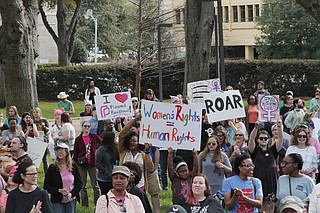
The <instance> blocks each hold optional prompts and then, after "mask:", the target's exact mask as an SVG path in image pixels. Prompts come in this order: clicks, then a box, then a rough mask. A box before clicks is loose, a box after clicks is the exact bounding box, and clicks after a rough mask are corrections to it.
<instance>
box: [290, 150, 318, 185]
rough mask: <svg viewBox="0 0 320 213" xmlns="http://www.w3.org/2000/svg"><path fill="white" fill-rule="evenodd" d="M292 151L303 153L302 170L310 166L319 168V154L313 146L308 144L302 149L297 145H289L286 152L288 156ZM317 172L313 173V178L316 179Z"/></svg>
mask: <svg viewBox="0 0 320 213" xmlns="http://www.w3.org/2000/svg"><path fill="white" fill-rule="evenodd" d="M291 153H298V154H300V155H301V157H302V159H303V166H302V170H306V169H309V168H312V167H313V168H318V155H317V151H316V149H315V148H314V147H313V146H307V147H306V148H304V149H300V148H298V147H297V146H289V147H288V149H287V152H286V156H287V155H289V154H291ZM314 176H315V174H313V176H312V178H313V179H315V177H314Z"/></svg>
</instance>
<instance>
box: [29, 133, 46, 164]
mask: <svg viewBox="0 0 320 213" xmlns="http://www.w3.org/2000/svg"><path fill="white" fill-rule="evenodd" d="M27 142H28V151H27V153H28V155H29V157H30V158H31V160H32V161H33V163H34V165H35V166H36V167H37V168H39V167H40V164H41V162H42V158H43V155H44V152H45V151H46V149H47V147H48V144H47V143H45V142H43V141H40V140H38V139H36V138H30V137H27Z"/></svg>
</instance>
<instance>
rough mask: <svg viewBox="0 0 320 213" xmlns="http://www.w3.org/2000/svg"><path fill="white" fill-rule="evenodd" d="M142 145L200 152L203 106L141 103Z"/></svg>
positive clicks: (152, 102) (140, 135) (140, 139)
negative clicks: (149, 144) (147, 144)
mask: <svg viewBox="0 0 320 213" xmlns="http://www.w3.org/2000/svg"><path fill="white" fill-rule="evenodd" d="M141 115H142V118H141V123H140V134H139V137H140V138H139V142H140V143H141V144H144V143H151V144H152V145H153V146H158V147H172V148H176V149H186V150H192V149H196V150H200V142H201V123H202V113H201V107H200V106H198V105H194V104H190V105H179V104H166V103H161V102H154V101H146V100H142V101H141Z"/></svg>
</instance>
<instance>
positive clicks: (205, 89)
mask: <svg viewBox="0 0 320 213" xmlns="http://www.w3.org/2000/svg"><path fill="white" fill-rule="evenodd" d="M220 90H221V86H220V79H219V78H215V79H209V80H204V81H196V82H191V83H188V84H187V96H188V97H189V98H190V103H203V102H204V99H203V94H207V93H211V92H219V91H220Z"/></svg>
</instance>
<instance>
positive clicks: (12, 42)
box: [0, 0, 38, 112]
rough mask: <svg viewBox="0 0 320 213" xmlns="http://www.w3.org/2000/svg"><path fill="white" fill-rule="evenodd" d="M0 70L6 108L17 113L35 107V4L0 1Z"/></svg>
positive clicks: (34, 1)
mask: <svg viewBox="0 0 320 213" xmlns="http://www.w3.org/2000/svg"><path fill="white" fill-rule="evenodd" d="M0 13H1V17H2V27H1V30H0V46H1V51H0V64H1V65H0V66H1V68H2V69H3V71H4V75H5V88H6V90H5V98H6V104H7V106H11V105H15V106H17V107H18V110H19V111H20V112H26V111H30V110H32V109H33V108H34V107H35V106H38V96H37V84H36V64H35V59H36V57H37V56H38V53H37V15H38V4H37V0H1V1H0Z"/></svg>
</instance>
